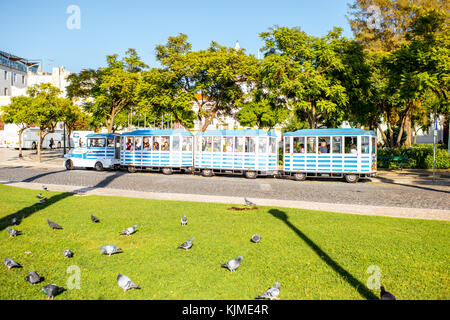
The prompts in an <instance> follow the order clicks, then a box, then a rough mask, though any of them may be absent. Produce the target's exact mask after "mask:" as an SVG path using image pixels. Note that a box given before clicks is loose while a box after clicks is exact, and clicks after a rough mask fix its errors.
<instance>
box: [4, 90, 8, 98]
mask: <svg viewBox="0 0 450 320" xmlns="http://www.w3.org/2000/svg"><path fill="white" fill-rule="evenodd" d="M4 95H5V96H7V95H8V88H5V94H4Z"/></svg>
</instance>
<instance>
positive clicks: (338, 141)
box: [333, 137, 342, 153]
mask: <svg viewBox="0 0 450 320" xmlns="http://www.w3.org/2000/svg"><path fill="white" fill-rule="evenodd" d="M333 153H342V137H333Z"/></svg>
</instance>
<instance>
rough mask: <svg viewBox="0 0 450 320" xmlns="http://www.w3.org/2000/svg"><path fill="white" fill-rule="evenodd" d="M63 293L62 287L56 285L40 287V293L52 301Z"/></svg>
mask: <svg viewBox="0 0 450 320" xmlns="http://www.w3.org/2000/svg"><path fill="white" fill-rule="evenodd" d="M63 291H64V288H63V287H58V286H57V285H56V284H48V285H46V286H43V287H42V292H43V293H45V295H46V296H47V300H48V299H52V300H53V298H54V297H55V296H57V295H58V294H60V293H61V292H63Z"/></svg>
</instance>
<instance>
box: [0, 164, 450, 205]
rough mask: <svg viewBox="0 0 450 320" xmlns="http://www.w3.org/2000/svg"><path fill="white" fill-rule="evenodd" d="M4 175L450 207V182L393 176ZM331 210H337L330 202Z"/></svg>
mask: <svg viewBox="0 0 450 320" xmlns="http://www.w3.org/2000/svg"><path fill="white" fill-rule="evenodd" d="M0 180H1V181H15V182H34V183H42V184H46V183H47V184H58V185H72V186H80V187H96V188H111V189H123V190H129V191H130V190H131V191H146V192H158V193H178V194H197V195H209V196H214V195H215V196H228V197H242V198H243V197H248V198H250V199H251V198H252V197H253V198H258V199H262V198H264V199H279V200H295V201H309V202H320V203H330V204H333V203H339V204H349V205H370V206H389V207H402V208H430V209H444V210H449V209H450V187H448V186H443V185H427V184H414V183H411V182H409V183H402V182H401V181H400V182H398V180H391V179H389V178H386V181H383V182H374V181H379V180H375V179H373V181H371V180H369V179H366V180H363V181H361V182H358V183H356V184H349V183H345V182H342V181H336V180H331V181H330V180H327V181H324V180H307V181H304V182H296V181H292V180H286V179H274V178H258V179H255V180H248V179H245V178H242V177H224V176H220V177H219V176H215V177H212V178H205V177H201V176H196V175H188V174H174V175H171V176H166V175H163V174H160V173H135V174H129V173H126V172H123V171H105V172H96V171H93V170H73V171H66V170H64V169H62V168H61V169H57V168H25V167H22V166H15V167H14V166H4V167H0ZM330 211H333V206H332V205H331V206H330Z"/></svg>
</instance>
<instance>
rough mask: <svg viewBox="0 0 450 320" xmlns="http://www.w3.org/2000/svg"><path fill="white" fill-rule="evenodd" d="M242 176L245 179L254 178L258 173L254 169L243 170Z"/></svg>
mask: <svg viewBox="0 0 450 320" xmlns="http://www.w3.org/2000/svg"><path fill="white" fill-rule="evenodd" d="M244 176H245V177H246V178H247V179H256V177H257V176H258V174H257V173H256V172H255V171H245V172H244Z"/></svg>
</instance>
